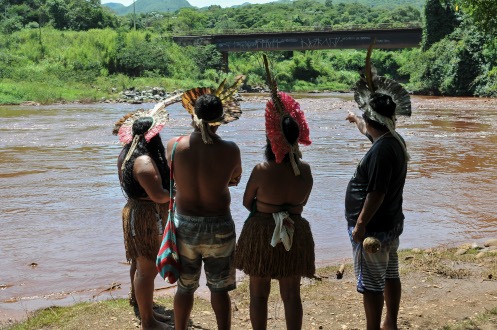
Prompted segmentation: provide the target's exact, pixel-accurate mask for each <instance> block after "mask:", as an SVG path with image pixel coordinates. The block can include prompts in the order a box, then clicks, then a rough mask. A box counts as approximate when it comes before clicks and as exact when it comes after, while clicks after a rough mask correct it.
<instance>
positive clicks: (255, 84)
mask: <svg viewBox="0 0 497 330" xmlns="http://www.w3.org/2000/svg"><path fill="white" fill-rule="evenodd" d="M337 2H338V0H333V1H329V0H328V1H325V2H318V1H314V0H296V1H293V2H290V3H287V2H275V3H269V4H264V5H247V6H243V7H232V8H221V7H220V6H210V7H208V8H201V9H198V8H194V7H188V8H182V9H179V10H176V11H174V12H163V13H157V12H155V13H144V14H138V15H136V16H135V15H131V14H128V15H124V16H118V15H116V14H114V13H113V12H112V11H110V9H109V8H107V7H103V6H101V5H100V1H99V0H46V1H45V0H27V1H17V0H3V1H1V2H0V18H1V20H0V103H18V102H22V101H30V100H35V101H39V102H45V103H49V102H54V101H57V100H76V99H86V100H93V101H95V100H99V99H100V98H101V97H109V96H112V94H113V93H115V92H116V91H120V90H123V89H126V88H132V87H136V88H142V87H144V86H161V87H164V88H165V89H166V90H173V89H178V88H189V87H194V86H197V85H199V84H202V85H206V86H213V85H215V84H216V82H217V81H219V80H220V79H222V78H223V77H226V76H228V77H230V76H234V75H236V74H245V75H247V80H246V83H245V85H244V86H243V88H244V89H247V90H250V89H257V88H259V87H261V86H264V85H265V78H264V70H263V68H262V66H261V54H260V53H232V54H229V63H230V64H229V70H230V73H229V74H226V73H224V72H223V71H222V69H223V62H222V56H221V54H220V53H219V51H218V50H217V49H216V48H215V47H214V46H198V47H180V46H178V45H176V44H175V43H174V42H173V41H172V38H171V37H172V36H173V35H177V34H184V33H191V32H197V33H202V32H209V33H221V32H223V31H226V30H234V29H235V30H243V31H251V30H253V31H261V30H265V31H274V30H285V29H292V30H296V29H297V30H298V29H300V28H302V29H303V28H305V29H309V28H318V29H319V28H322V27H328V26H332V27H333V28H339V27H347V26H356V27H357V26H359V27H364V28H366V27H376V26H379V25H382V26H384V25H385V24H388V25H389V26H392V27H395V26H405V25H407V24H413V23H414V24H418V25H421V26H422V27H423V30H424V36H423V43H422V45H420V48H415V49H404V50H392V51H384V50H375V51H374V52H373V63H374V65H375V66H376V67H377V68H378V71H379V73H380V74H382V75H387V76H390V77H393V78H395V79H397V80H399V81H401V82H402V83H404V84H405V85H406V86H407V87H408V89H409V90H411V91H413V92H416V93H425V94H437V95H486V96H492V95H494V96H495V95H497V37H496V36H497V32H496V29H495V25H494V24H492V22H493V20H495V16H492V15H491V14H492V13H494V12H492V10H491V9H492V8H494V7H495V8H497V3H496V4H495V5H494V7H486V11H483V12H482V11H481V10H480V8H479V7H478V5H477V3H476V2H474V3H473V2H471V0H461V2H460V1H458V3H456V1H455V0H454V1H452V0H446V1H443V3H441V2H440V1H439V0H428V1H427V3H426V5H425V6H423V7H422V9H421V10H419V9H418V8H417V7H413V6H410V5H408V6H393V5H392V6H390V7H388V6H387V7H386V6H380V5H378V6H375V7H372V6H371V5H363V4H360V3H358V2H353V3H337ZM459 2H460V3H461V4H459ZM378 3H379V1H378ZM392 3H393V1H392ZM475 3H476V5H475ZM463 4H464V6H463ZM495 10H497V9H495ZM485 13H488V14H489V15H485ZM441 18H443V19H441ZM268 55H269V57H270V58H271V62H272V65H273V69H274V71H275V75H276V77H277V79H278V81H279V84H280V86H281V88H282V89H284V90H287V91H310V90H344V91H347V90H350V88H351V87H352V86H353V85H354V83H355V81H356V80H357V79H358V70H359V69H360V68H361V67H362V66H363V65H364V58H365V51H364V50H323V51H304V52H302V51H293V52H272V53H270V54H268Z"/></svg>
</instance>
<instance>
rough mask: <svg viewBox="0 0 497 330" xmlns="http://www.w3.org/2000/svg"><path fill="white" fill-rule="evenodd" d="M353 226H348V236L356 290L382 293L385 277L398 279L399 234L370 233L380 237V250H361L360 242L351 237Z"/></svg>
mask: <svg viewBox="0 0 497 330" xmlns="http://www.w3.org/2000/svg"><path fill="white" fill-rule="evenodd" d="M353 230H354V227H349V228H348V232H349V238H350V241H351V243H352V254H353V258H354V273H355V276H356V279H357V291H358V292H360V293H364V292H374V293H383V291H384V290H385V280H386V279H398V278H400V276H399V256H398V254H397V250H398V248H399V236H395V237H393V238H390V239H387V240H385V239H381V238H384V237H377V236H382V235H371V234H368V236H375V237H377V238H379V239H380V241H381V250H380V251H378V252H376V253H368V252H366V251H364V250H363V248H362V243H361V244H358V243H356V242H354V240H353V239H352V231H353Z"/></svg>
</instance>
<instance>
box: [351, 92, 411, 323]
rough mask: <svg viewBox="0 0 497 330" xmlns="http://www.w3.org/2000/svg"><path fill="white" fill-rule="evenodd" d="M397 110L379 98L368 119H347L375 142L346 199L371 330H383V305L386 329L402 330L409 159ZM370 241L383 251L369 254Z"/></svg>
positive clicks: (375, 98) (374, 99)
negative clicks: (401, 264)
mask: <svg viewBox="0 0 497 330" xmlns="http://www.w3.org/2000/svg"><path fill="white" fill-rule="evenodd" d="M395 109H396V104H395V103H394V102H393V100H392V98H391V97H390V96H389V95H385V94H373V95H372V96H371V100H370V102H369V107H368V108H367V111H365V112H364V114H363V116H362V118H360V117H358V116H356V115H355V114H353V113H349V115H348V116H347V118H346V119H347V120H348V121H349V122H354V123H356V125H357V127H358V128H359V130H360V131H361V132H362V133H363V134H365V135H366V136H367V137H368V138H369V139H370V140H371V142H373V145H372V146H371V148H370V149H369V150H368V152H367V153H366V155H365V156H364V157H363V158H362V160H361V161H360V162H359V164H358V165H357V169H356V171H355V173H354V175H353V176H352V178H351V180H350V182H349V184H348V186H347V192H346V196H345V217H346V220H347V224H348V230H349V236H350V240H351V242H352V247H353V255H354V271H355V275H356V277H357V291H358V292H360V293H362V294H363V302H364V310H365V313H366V322H367V329H368V330H373V329H380V325H381V314H382V310H383V300H385V301H386V306H387V313H386V318H385V320H384V322H383V325H382V329H397V316H398V311H399V305H400V297H401V282H400V277H399V270H398V255H397V250H398V247H399V236H400V234H401V233H402V230H403V224H404V214H403V212H402V193H403V189H404V183H405V179H406V173H407V161H408V157H409V156H408V154H407V150H406V147H405V143H404V140H403V139H402V137H400V135H398V134H397V132H395ZM366 237H375V238H376V239H378V240H379V241H380V242H381V248H380V249H379V250H378V251H377V252H366V250H365V249H363V240H364V239H365V238H366Z"/></svg>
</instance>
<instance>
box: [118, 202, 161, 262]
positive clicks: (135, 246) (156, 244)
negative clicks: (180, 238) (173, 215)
mask: <svg viewBox="0 0 497 330" xmlns="http://www.w3.org/2000/svg"><path fill="white" fill-rule="evenodd" d="M168 208H169V203H166V204H157V203H154V202H151V201H143V200H136V199H131V198H130V199H129V200H128V202H127V203H126V205H125V206H124V208H123V211H122V221H123V233H124V248H125V249H126V259H127V260H128V261H131V260H133V259H136V258H137V257H138V256H144V257H146V258H147V259H150V260H155V259H156V258H157V253H158V252H159V248H160V243H161V240H162V233H163V230H164V228H165V227H166V221H167V216H168ZM158 215H159V216H160V218H159V217H158Z"/></svg>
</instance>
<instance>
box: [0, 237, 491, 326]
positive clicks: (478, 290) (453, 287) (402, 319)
mask: <svg viewBox="0 0 497 330" xmlns="http://www.w3.org/2000/svg"><path fill="white" fill-rule="evenodd" d="M496 256H497V239H493V240H487V241H486V242H485V244H481V245H478V244H474V243H473V244H462V245H461V246H459V247H457V248H448V247H438V248H432V249H427V250H424V251H422V250H420V249H412V250H404V251H401V253H400V257H399V259H400V271H401V277H402V285H403V293H402V301H401V309H400V313H399V326H400V329H430V330H436V329H440V330H442V329H443V330H466V329H467V330H469V329H474V330H476V329H480V330H491V329H496V328H497V285H496V281H497V258H496ZM342 270H343V277H342V276H341V275H342V274H341V273H340V272H341V271H342ZM301 291H302V301H303V309H304V324H303V328H304V329H331V330H340V329H349V330H351V329H364V326H365V317H364V312H363V308H362V300H361V296H360V294H358V293H357V292H356V289H355V280H354V276H353V268H352V265H351V264H345V265H333V266H328V267H324V268H320V269H318V271H317V275H316V278H314V279H311V280H309V279H306V280H303V281H302V284H301ZM110 297H111V295H109V298H110ZM155 303H156V311H158V312H160V313H163V314H165V315H169V316H172V297H171V295H164V294H161V293H160V292H159V291H158V292H156V294H155ZM248 304H249V293H248V282H247V280H246V279H243V280H242V282H241V283H239V284H238V288H237V289H236V290H234V291H233V292H232V311H233V329H247V328H250V318H249V305H248ZM137 315H138V314H137V312H136V310H134V309H133V308H132V307H131V306H129V304H128V300H126V299H109V300H106V301H95V302H92V301H90V302H85V303H78V304H76V305H74V306H70V307H50V308H46V309H43V310H40V311H37V312H34V313H32V314H27V315H26V320H24V321H22V322H19V323H15V322H12V321H10V322H9V320H2V321H1V323H0V327H2V328H5V329H9V330H14V329H16V330H18V329H26V330H27V329H60V328H64V329H83V328H85V329H135V328H139V324H140V321H139V319H138V317H137ZM190 322H191V327H192V329H215V328H216V320H215V316H214V313H213V312H212V309H211V306H210V303H209V301H207V300H206V299H204V298H200V297H197V298H196V300H195V305H194V309H193V313H192V316H191V321H190ZM169 325H170V328H171V329H173V323H172V321H170V322H169ZM268 327H269V328H271V329H283V328H284V327H285V317H284V311H283V304H282V302H281V299H280V297H279V291H278V286H277V282H275V283H273V285H272V292H271V295H270V299H269V320H268Z"/></svg>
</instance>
